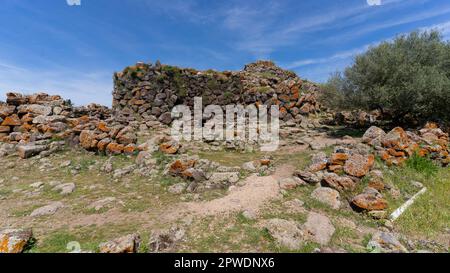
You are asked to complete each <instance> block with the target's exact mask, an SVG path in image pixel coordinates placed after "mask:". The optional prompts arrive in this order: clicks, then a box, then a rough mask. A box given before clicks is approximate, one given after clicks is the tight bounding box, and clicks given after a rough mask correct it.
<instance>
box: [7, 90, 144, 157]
mask: <svg viewBox="0 0 450 273" xmlns="http://www.w3.org/2000/svg"><path fill="white" fill-rule="evenodd" d="M135 131H136V128H134V127H131V126H128V124H127V125H123V124H120V123H118V122H116V121H115V120H114V119H113V118H111V110H110V109H108V108H107V107H104V106H100V105H97V104H90V105H88V106H82V107H73V106H72V105H71V103H70V102H69V101H66V100H64V99H63V98H61V97H60V96H51V95H48V94H45V93H37V94H33V95H22V94H19V93H8V94H7V100H6V103H2V104H0V142H6V143H9V144H12V145H16V144H17V145H18V146H17V151H18V152H19V156H21V157H22V158H28V157H31V156H34V155H36V154H42V152H44V151H47V152H52V151H53V150H56V149H58V148H59V147H58V145H59V144H61V146H62V145H65V144H66V143H69V144H71V145H79V146H81V147H83V148H84V149H86V150H90V151H98V152H105V153H108V154H120V153H134V152H135V151H136V150H137V146H136V145H135V144H136V142H137V137H136V133H135ZM56 144H58V145H56ZM49 150H50V151H49ZM0 154H1V152H0Z"/></svg>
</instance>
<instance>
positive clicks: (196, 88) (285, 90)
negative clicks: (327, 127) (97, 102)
mask: <svg viewBox="0 0 450 273" xmlns="http://www.w3.org/2000/svg"><path fill="white" fill-rule="evenodd" d="M317 91H318V87H317V86H316V85H314V84H311V83H309V82H306V81H303V80H301V79H300V78H299V77H297V75H296V74H295V73H293V72H291V71H286V70H283V69H281V68H279V67H277V66H276V65H275V64H274V63H272V62H268V61H258V62H256V63H252V64H249V65H246V66H245V68H244V69H243V70H242V71H225V72H217V71H213V70H208V71H197V70H194V69H188V68H187V69H184V68H178V67H174V66H168V65H161V64H159V63H156V64H155V65H150V64H144V63H138V64H136V65H135V66H130V67H127V68H126V69H125V70H124V71H122V72H119V73H115V75H114V92H113V112H114V115H115V117H116V118H117V119H118V120H120V121H122V122H130V121H134V120H140V119H143V120H148V119H154V118H157V119H158V120H159V121H160V122H162V123H165V124H170V123H171V121H172V119H171V115H170V112H171V110H172V108H173V107H174V106H175V105H178V104H184V105H188V106H193V103H194V97H202V98H203V104H204V105H209V104H216V105H222V106H224V105H228V104H243V105H250V104H255V105H258V104H265V105H268V106H271V105H279V106H280V113H281V118H282V119H283V120H290V119H300V118H301V115H304V114H308V113H311V112H315V111H318V110H319V108H320V106H319V104H318V103H317V101H316V98H315V96H314V93H315V92H317ZM152 116H153V117H152Z"/></svg>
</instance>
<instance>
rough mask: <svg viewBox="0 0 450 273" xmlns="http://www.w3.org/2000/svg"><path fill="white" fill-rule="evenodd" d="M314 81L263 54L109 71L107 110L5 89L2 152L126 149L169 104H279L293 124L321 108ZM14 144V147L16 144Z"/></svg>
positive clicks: (166, 115)
mask: <svg viewBox="0 0 450 273" xmlns="http://www.w3.org/2000/svg"><path fill="white" fill-rule="evenodd" d="M318 91H319V88H318V87H317V86H316V85H314V84H312V83H309V82H307V81H303V80H301V79H300V78H298V77H297V75H296V74H295V73H293V72H290V71H286V70H283V69H281V68H279V67H277V66H276V65H275V64H274V63H272V62H269V61H258V62H256V63H252V64H249V65H246V66H245V68H244V70H242V71H236V72H232V71H225V72H216V71H213V70H208V71H197V70H194V69H188V68H178V67H174V66H169V65H161V64H160V63H159V62H157V63H156V64H154V65H150V64H144V63H137V64H136V65H134V66H130V67H127V68H125V69H124V70H123V71H122V72H119V73H115V74H114V92H113V103H112V109H108V108H107V107H104V106H100V105H97V104H90V105H88V106H82V107H74V106H73V105H72V104H71V102H70V101H68V100H64V99H63V98H61V97H60V96H57V95H54V96H52V95H48V94H45V93H37V94H33V95H22V94H19V93H8V94H7V99H6V103H1V104H0V142H4V143H9V144H10V146H2V148H1V149H0V152H1V153H2V154H9V153H12V152H13V150H16V149H17V150H18V151H19V156H21V157H22V158H28V157H31V156H35V155H37V154H41V153H43V155H45V154H46V153H47V154H50V153H51V152H53V151H55V150H58V149H60V148H61V147H62V146H63V144H67V143H68V144H70V145H72V146H74V145H76V146H81V147H82V148H84V149H86V150H89V151H95V152H100V153H106V154H121V153H126V154H133V153H135V152H138V151H139V150H142V149H145V148H143V147H138V146H137V135H136V132H137V131H139V130H145V129H146V128H148V127H152V128H155V127H158V126H166V127H167V126H168V125H170V123H171V122H172V116H171V111H172V108H173V107H174V106H175V105H178V104H184V105H187V106H191V107H192V106H193V103H194V97H202V99H203V104H205V105H206V104H216V105H221V106H225V105H228V104H242V105H251V104H254V105H255V106H258V105H261V104H264V105H267V106H271V105H278V106H279V107H280V117H281V119H282V120H283V121H291V122H292V121H294V122H298V123H300V122H301V120H302V117H303V116H304V115H308V114H309V113H315V112H318V111H319V110H320V104H319V103H318V102H317V100H316V94H317V92H318ZM16 145H17V147H16Z"/></svg>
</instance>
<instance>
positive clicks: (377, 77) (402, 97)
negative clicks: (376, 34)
mask: <svg viewBox="0 0 450 273" xmlns="http://www.w3.org/2000/svg"><path fill="white" fill-rule="evenodd" d="M323 87H324V90H325V91H324V96H323V97H322V98H323V100H324V104H325V105H327V106H329V107H333V108H341V109H342V108H344V109H365V110H375V109H378V110H381V111H382V112H385V111H389V112H390V113H392V115H393V116H394V117H395V118H397V119H398V120H402V119H404V118H405V117H412V118H419V119H433V120H443V121H449V120H450V111H448V105H450V43H449V42H448V41H444V40H443V38H442V36H441V35H440V34H439V33H438V32H436V31H431V32H413V33H411V34H408V35H402V36H399V37H397V38H396V39H395V40H394V41H392V42H388V41H387V42H383V43H381V44H380V45H378V46H376V47H372V48H370V49H369V50H368V51H367V52H365V53H363V54H361V55H359V56H356V58H355V60H354V63H353V65H352V66H350V67H348V68H347V69H345V71H344V73H343V74H342V73H336V74H335V75H333V76H332V77H331V78H330V79H329V81H328V83H327V84H325V85H324V86H323Z"/></svg>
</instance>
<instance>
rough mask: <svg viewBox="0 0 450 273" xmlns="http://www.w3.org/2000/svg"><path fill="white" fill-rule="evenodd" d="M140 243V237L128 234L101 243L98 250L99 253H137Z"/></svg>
mask: <svg viewBox="0 0 450 273" xmlns="http://www.w3.org/2000/svg"><path fill="white" fill-rule="evenodd" d="M140 243H141V237H140V236H139V235H138V234H130V235H126V236H123V237H120V238H118V239H115V240H112V241H109V242H106V243H101V244H100V245H99V249H100V252H101V253H137V252H138V249H139V246H140Z"/></svg>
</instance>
